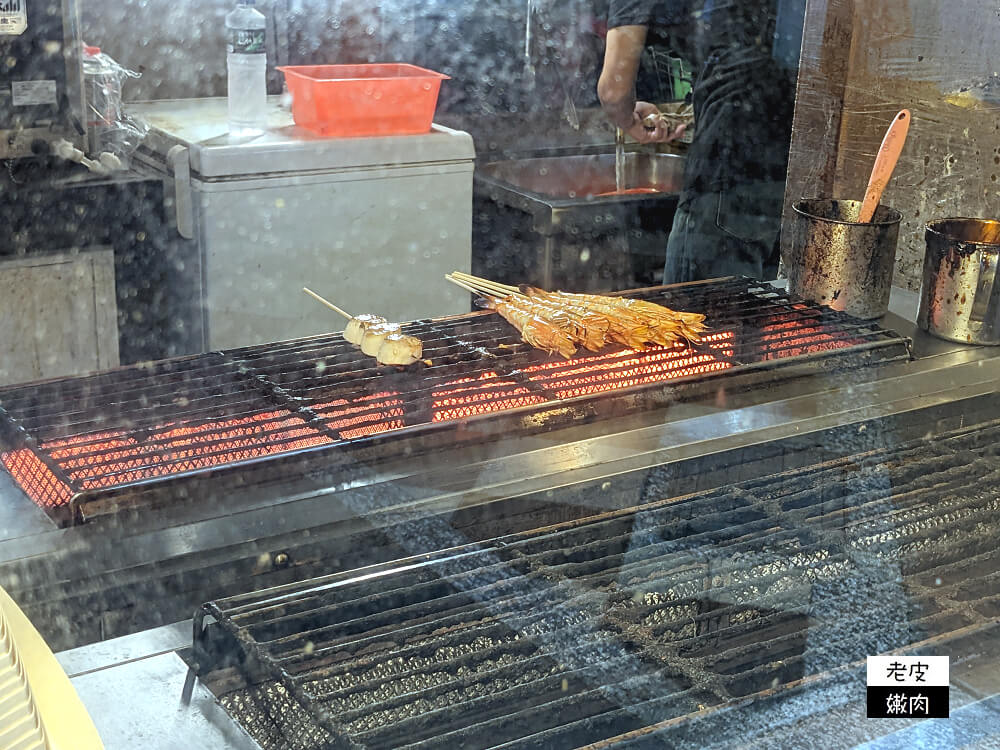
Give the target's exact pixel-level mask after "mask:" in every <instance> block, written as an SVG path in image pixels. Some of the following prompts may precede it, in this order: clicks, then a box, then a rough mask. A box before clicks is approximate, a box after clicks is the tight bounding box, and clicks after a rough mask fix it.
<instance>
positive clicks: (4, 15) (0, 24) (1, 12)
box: [0, 0, 28, 36]
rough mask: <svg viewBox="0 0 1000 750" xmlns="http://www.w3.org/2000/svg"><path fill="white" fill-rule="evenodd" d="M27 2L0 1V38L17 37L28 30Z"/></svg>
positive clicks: (24, 0)
mask: <svg viewBox="0 0 1000 750" xmlns="http://www.w3.org/2000/svg"><path fill="white" fill-rule="evenodd" d="M27 2H28V0H0V36H2V35H7V36H17V35H18V34H23V33H24V32H25V31H26V30H27V28H28V10H27V7H26V4H27Z"/></svg>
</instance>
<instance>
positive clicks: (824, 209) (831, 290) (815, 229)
mask: <svg viewBox="0 0 1000 750" xmlns="http://www.w3.org/2000/svg"><path fill="white" fill-rule="evenodd" d="M792 208H793V209H794V211H795V226H794V228H793V235H792V243H791V253H790V255H789V257H787V258H785V270H786V272H787V274H788V289H789V291H791V292H792V293H793V294H797V295H799V296H800V297H804V298H805V299H807V300H810V301H812V302H818V303H819V304H821V305H827V306H828V307H832V308H833V309H834V310H842V311H844V312H846V313H848V314H849V315H854V316H855V317H858V318H863V319H865V320H872V319H874V318H880V317H882V316H883V315H885V313H886V311H887V310H888V309H889V290H890V288H891V285H892V269H893V264H894V263H895V260H896V240H897V239H898V237H899V222H900V219H902V214H900V213H899V211H897V210H896V209H894V208H889V207H888V206H879V207H878V208H877V209H876V210H875V216H874V218H873V220H872V221H871V222H870V223H865V224H862V223H859V222H858V220H857V219H858V214H859V213H860V211H861V201H852V200H827V199H808V200H801V201H799V202H798V203H795V204H794V205H793V206H792Z"/></svg>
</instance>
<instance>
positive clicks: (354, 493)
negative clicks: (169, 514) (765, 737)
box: [0, 289, 1000, 750]
mask: <svg viewBox="0 0 1000 750" xmlns="http://www.w3.org/2000/svg"><path fill="white" fill-rule="evenodd" d="M916 306H917V295H916V294H913V293H910V292H905V291H903V290H898V289H897V290H894V292H893V297H892V301H891V303H890V314H889V315H888V316H887V317H886V319H885V320H884V321H883V324H884V325H885V326H886V327H888V328H892V329H894V330H897V331H898V332H899V333H901V334H903V335H907V336H911V337H912V339H913V351H914V354H915V359H914V360H913V361H912V362H906V363H897V364H892V365H888V366H884V367H881V368H877V369H873V370H862V371H850V372H848V373H846V374H843V373H839V374H838V373H831V374H829V375H828V376H827V375H826V374H822V375H816V376H811V377H808V378H802V379H799V380H795V381H790V382H787V383H783V384H781V385H779V386H776V387H774V388H772V389H770V390H751V391H747V392H739V393H726V392H717V393H715V394H714V396H713V398H711V399H705V400H702V401H698V402H693V403H684V404H678V405H675V406H672V407H670V408H669V409H666V410H663V411H658V412H656V413H647V414H636V415H631V416H629V417H627V418H624V419H621V420H619V421H616V422H614V423H613V424H609V423H607V422H602V423H596V424H591V425H585V426H581V427H575V428H571V429H564V430H558V431H553V432H550V433H545V434H541V435H535V436H531V437H517V438H511V439H510V440H508V441H503V442H501V443H498V444H489V445H481V446H478V447H474V448H466V449H464V450H462V451H458V452H455V453H452V454H450V455H449V456H448V460H447V461H444V462H442V463H434V462H422V463H420V464H415V463H414V462H405V461H401V462H395V463H392V464H387V465H384V466H382V467H380V468H379V470H378V471H375V472H373V474H372V475H371V477H370V478H369V480H368V481H365V482H363V483H357V482H355V483H353V484H347V483H336V482H335V483H331V484H330V485H329V486H325V487H319V488H317V487H304V486H303V488H295V487H292V488H290V489H289V488H285V491H283V492H282V493H281V495H280V496H276V494H275V492H276V490H275V488H260V487H258V488H248V489H247V493H248V494H249V495H250V498H249V499H250V503H249V505H248V506H244V507H243V508H242V509H241V510H239V511H237V512H233V513H229V512H227V511H226V510H225V509H224V508H215V509H214V511H213V512H212V514H210V515H208V516H203V517H201V518H197V517H188V518H184V519H178V518H175V519H174V524H173V525H172V526H169V527H161V528H148V529H146V530H145V531H143V532H141V533H136V534H134V535H133V536H132V537H131V538H130V540H129V543H128V544H121V545H105V546H103V547H101V548H100V549H99V555H100V561H99V562H100V564H101V565H106V566H120V568H119V569H121V575H122V576H123V577H128V576H131V575H139V573H138V572H136V573H133V572H132V571H133V570H134V571H139V569H140V568H141V566H143V565H145V564H146V563H156V562H161V563H162V564H164V565H166V564H168V563H169V564H170V565H177V564H178V563H177V561H178V560H181V559H185V558H190V559H192V560H194V561H195V562H199V561H202V560H204V559H205V557H204V556H205V555H207V554H213V555H218V554H222V551H223V550H225V549H226V548H230V547H238V546H239V545H241V544H253V545H258V544H260V540H261V539H263V538H265V537H269V538H270V539H271V540H272V541H273V544H279V543H280V542H281V540H282V539H284V538H289V537H299V538H301V537H302V536H303V535H308V534H312V533H316V532H315V530H316V529H317V528H318V527H320V526H323V525H329V524H338V527H339V526H342V527H343V528H353V527H356V526H358V525H367V526H369V527H370V526H379V525H381V524H391V523H396V522H398V521H400V520H406V519H412V518H417V517H424V516H429V515H431V514H433V513H446V512H454V511H455V510H457V509H459V508H471V507H473V506H477V505H487V504H489V503H491V502H493V501H496V500H500V499H503V498H510V497H515V496H523V495H527V494H529V493H546V492H552V491H558V489H559V488H562V487H567V486H576V485H580V484H582V483H588V482H596V483H597V484H598V485H599V484H600V483H601V481H603V480H607V481H610V480H611V479H613V478H615V477H618V476H620V475H622V474H623V473H626V472H634V471H636V470H640V469H644V468H649V467H656V466H660V465H663V464H665V463H671V462H683V461H686V460H688V459H693V458H698V457H704V456H713V455H715V454H723V453H725V452H727V451H734V450H738V449H741V448H749V447H753V446H759V445H762V444H765V443H770V442H772V441H778V440H787V439H789V438H795V437H802V436H808V435H813V434H816V435H819V434H823V432H824V431H826V430H830V429H834V428H845V429H854V426H855V425H856V426H857V430H858V431H864V429H865V428H866V425H867V424H868V423H869V421H870V420H874V419H878V418H881V417H900V416H901V415H906V414H909V413H916V412H918V411H919V410H924V409H933V408H934V407H938V406H942V405H950V404H954V403H956V402H959V401H962V400H964V399H974V398H978V397H992V395H994V394H996V392H997V390H998V387H1000V348H985V347H969V346H961V345H956V344H951V343H948V342H944V341H940V340H937V339H934V338H931V337H928V336H926V335H924V334H922V333H921V332H919V331H917V330H915V328H914V325H913V323H912V320H913V318H914V317H915V313H916ZM952 419H957V420H958V421H957V422H954V423H949V425H952V424H953V426H961V423H962V421H963V420H964V419H965V415H964V414H963V413H962V412H961V410H959V411H958V414H957V416H955V417H952ZM456 467H462V470H461V471H456ZM8 492H9V490H8ZM572 496H573V495H572V493H570V497H572ZM4 499H5V501H9V502H12V503H13V502H20V500H18V499H17V498H4ZM247 499H248V498H244V501H247ZM579 502H581V503H586V502H588V500H587V499H586V496H584V495H580V500H579ZM26 523H27V522H26ZM29 533H30V536H25V534H29ZM101 533H102V529H100V527H99V526H98V525H95V526H94V527H93V528H88V526H87V525H84V526H82V527H78V528H74V529H67V530H62V531H57V530H49V531H44V530H41V529H40V528H34V529H33V530H32V527H31V526H30V524H28V525H22V526H21V527H13V526H12V527H11V531H10V532H8V538H7V539H6V540H4V541H3V542H0V559H6V560H13V559H16V558H17V557H21V556H24V557H29V558H30V557H31V556H42V555H46V554H47V553H48V554H52V553H53V552H54V550H55V548H56V547H60V548H63V549H71V550H73V549H75V550H78V551H81V552H82V551H86V550H88V549H90V548H91V546H92V545H95V544H97V540H98V539H99V538H100V534H101ZM429 533H430V532H429ZM442 533H443V532H442ZM441 538H442V539H443V540H445V543H446V537H445V536H442V537H441ZM274 540H276V541H274ZM404 541H405V540H404ZM443 547H444V543H442V548H443ZM253 548H254V549H255V550H257V549H259V547H257V546H254V547H253ZM92 552H93V550H92V549H91V553H92ZM199 555H200V556H199ZM192 564H193V563H192ZM2 569H3V568H2V566H0V570H2ZM190 634H191V624H190V622H185V623H178V624H175V625H171V626H167V627H165V628H158V629H154V630H150V631H147V632H143V633H138V634H136V635H134V636H129V637H126V638H119V639H115V640H112V641H108V642H104V643H98V644H94V645H91V646H85V647H82V648H79V649H74V650H72V651H66V652H63V653H61V654H59V660H60V662H61V663H62V664H63V665H64V667H65V668H66V669H67V672H68V673H69V674H70V675H71V677H72V679H73V684H74V685H75V686H76V687H77V689H78V691H79V692H80V694H81V698H82V699H83V701H84V704H85V705H86V706H87V708H88V709H89V710H90V711H91V714H92V716H93V718H94V720H95V722H96V724H97V726H98V730H99V731H100V732H101V734H102V737H103V738H104V740H105V742H106V746H107V747H108V748H109V750H110V749H113V748H131V747H137V746H139V745H140V743H141V745H142V746H143V747H152V748H160V747H162V748H168V747H169V748H175V747H219V748H234V749H235V748H239V749H240V750H243V749H244V748H254V747H255V746H256V745H255V744H254V743H253V741H252V740H251V739H250V738H249V737H247V736H246V735H245V734H244V733H243V732H242V730H240V729H239V728H237V727H235V726H234V725H233V724H232V722H231V720H230V719H229V718H228V717H227V716H226V715H225V713H224V712H223V711H222V710H221V709H220V708H219V707H218V706H216V704H215V702H214V700H213V699H212V697H211V695H210V694H209V693H208V691H207V690H206V689H205V688H204V687H203V686H201V685H200V684H197V683H196V684H195V690H194V694H193V695H194V697H193V700H192V702H191V705H190V706H185V705H184V704H182V702H181V699H180V696H181V690H182V686H183V683H184V678H185V675H186V666H185V665H184V663H183V662H182V661H181V659H180V658H179V657H178V656H177V654H176V653H175V651H176V650H179V649H182V648H185V647H187V646H188V645H189V644H190ZM962 695H965V694H964V693H962ZM970 695H972V694H970ZM973 697H974V696H973ZM973 697H970V698H969V701H970V705H972V703H971V701H972V700H973ZM962 702H963V703H964V702H965V700H964V699H963V701H962ZM976 705H978V704H976ZM892 728H893V727H888V726H885V727H883V728H882V729H881V730H880V731H879V732H878V733H877V734H883V733H884V732H886V731H890V730H891V729H892ZM873 731H874V730H873ZM920 731H922V732H927V731H929V730H927V729H924V730H920ZM799 736H800V737H801V735H799ZM901 736H902V735H901ZM907 736H908V735H907ZM893 737H894V736H893V735H890V737H889V738H887V739H885V740H884V741H885V742H889V743H890V744H889V745H887V746H895V745H892V744H891V742H892V741H894V740H893V739H892V738H893ZM879 742H881V741H879Z"/></svg>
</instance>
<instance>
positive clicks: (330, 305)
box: [302, 287, 354, 320]
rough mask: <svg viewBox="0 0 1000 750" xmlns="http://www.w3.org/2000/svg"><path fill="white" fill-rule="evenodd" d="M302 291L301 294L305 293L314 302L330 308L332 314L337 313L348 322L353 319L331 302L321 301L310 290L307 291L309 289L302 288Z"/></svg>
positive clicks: (321, 299) (320, 298)
mask: <svg viewBox="0 0 1000 750" xmlns="http://www.w3.org/2000/svg"><path fill="white" fill-rule="evenodd" d="M302 291H303V292H305V293H306V294H308V295H309V296H310V297H312V298H313V299H314V300H316V301H317V302H321V303H323V304H324V305H326V306H327V307H329V308H330V309H331V310H333V311H334V312H337V313H340V314H341V315H343V316H344V317H345V318H347V319H348V320H352V319H353V318H354V316H353V315H351V314H349V313H346V312H344V311H343V310H341V309H340V308H339V307H337V306H336V305H335V304H333V303H332V302H330V300H328V299H323V298H322V297H320V296H319V295H318V294H316V292H314V291H313V290H312V289H309V288H307V287H302Z"/></svg>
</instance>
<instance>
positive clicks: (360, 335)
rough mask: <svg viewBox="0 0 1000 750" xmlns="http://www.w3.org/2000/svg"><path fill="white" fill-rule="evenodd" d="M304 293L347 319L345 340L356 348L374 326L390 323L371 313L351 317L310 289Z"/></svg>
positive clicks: (304, 289)
mask: <svg viewBox="0 0 1000 750" xmlns="http://www.w3.org/2000/svg"><path fill="white" fill-rule="evenodd" d="M302 291H303V292H305V293H306V294H308V295H309V296H310V297H312V298H313V299H314V300H316V301H317V302H320V303H321V304H324V305H326V306H327V307H329V308H330V309H331V310H333V311H334V312H335V313H338V314H340V315H343V316H344V317H345V318H347V327H346V328H345V329H344V338H345V339H347V340H348V341H349V342H350V343H352V344H354V345H355V346H361V341H362V340H363V339H364V337H365V331H367V330H368V329H369V328H371V327H372V326H377V325H385V324H388V323H389V321H388V320H386V319H385V318H383V317H380V316H378V315H371V314H369V313H362V314H361V315H357V316H355V315H351V314H350V313H349V312H346V311H345V310H342V309H340V308H339V307H337V306H336V305H335V304H333V303H332V302H330V300H328V299H323V297H320V296H319V295H318V294H316V292H314V291H313V290H312V289H309V288H308V287H302Z"/></svg>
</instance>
